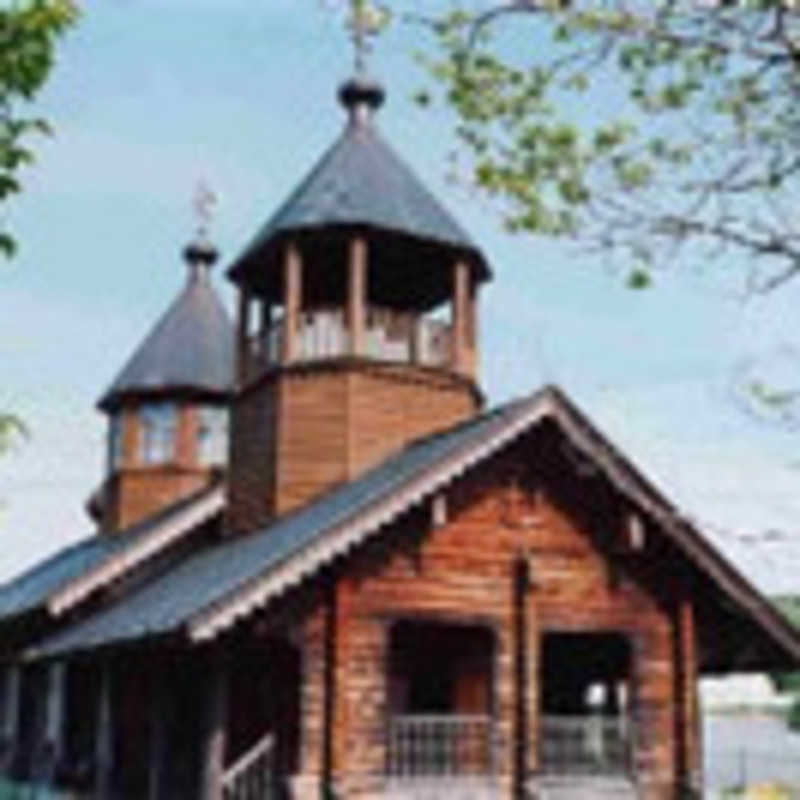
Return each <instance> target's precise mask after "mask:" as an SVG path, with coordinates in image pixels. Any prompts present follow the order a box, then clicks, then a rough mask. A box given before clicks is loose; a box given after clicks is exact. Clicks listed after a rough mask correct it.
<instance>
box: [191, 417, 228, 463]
mask: <svg viewBox="0 0 800 800" xmlns="http://www.w3.org/2000/svg"><path fill="white" fill-rule="evenodd" d="M197 459H198V461H199V462H200V463H201V464H206V465H208V466H224V465H225V464H226V463H227V461H228V410H227V409H226V408H219V407H217V406H205V407H204V408H200V409H199V413H198V421H197Z"/></svg>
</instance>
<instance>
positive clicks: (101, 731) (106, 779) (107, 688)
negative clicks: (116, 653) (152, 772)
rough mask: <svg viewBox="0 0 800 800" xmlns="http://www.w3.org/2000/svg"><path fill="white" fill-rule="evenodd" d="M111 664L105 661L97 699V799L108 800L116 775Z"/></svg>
mask: <svg viewBox="0 0 800 800" xmlns="http://www.w3.org/2000/svg"><path fill="white" fill-rule="evenodd" d="M111 693H112V676H111V664H110V663H109V662H108V661H104V662H103V664H102V668H101V673H100V688H99V693H98V698H97V728H96V738H95V761H96V764H97V768H96V775H95V797H96V798H97V800H108V798H110V797H111V787H112V780H113V773H114V730H113V708H112V697H111Z"/></svg>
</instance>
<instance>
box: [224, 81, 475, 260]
mask: <svg viewBox="0 0 800 800" xmlns="http://www.w3.org/2000/svg"><path fill="white" fill-rule="evenodd" d="M344 88H345V89H346V88H347V87H344ZM357 101H358V98H356V100H354V101H353V102H354V103H355V104H356V105H357ZM345 104H346V105H347V103H345ZM374 105H376V104H374ZM328 226H348V227H349V226H356V227H358V226H368V227H372V228H376V229H380V230H387V231H395V232H397V233H402V234H406V235H410V236H413V237H416V238H418V239H423V240H426V241H433V242H439V243H442V244H445V245H450V246H453V247H456V248H460V249H466V250H471V251H473V252H474V253H475V254H476V255H478V256H479V257H480V253H479V251H478V248H477V247H476V245H475V244H474V243H473V241H472V239H471V238H470V237H469V235H468V234H467V233H466V232H465V231H464V229H463V228H462V227H461V226H460V225H459V224H458V222H456V220H455V219H454V218H453V216H452V215H451V214H450V213H449V212H448V211H446V210H445V209H444V208H443V207H442V205H441V204H440V203H439V201H438V200H437V199H436V198H435V197H434V196H433V195H432V194H431V193H430V192H429V191H428V189H427V188H426V187H425V185H424V184H423V182H422V181H421V180H420V179H419V178H418V177H417V176H416V175H415V174H414V172H413V171H412V170H411V169H410V168H409V166H408V165H407V164H405V163H404V162H403V160H402V159H400V158H399V157H398V155H397V154H396V153H395V152H394V150H392V148H391V147H390V146H389V145H388V144H387V143H386V142H385V141H384V140H383V138H382V137H381V135H380V134H379V133H378V131H377V130H376V128H375V126H374V124H373V123H372V121H371V119H370V115H369V112H368V111H367V110H366V109H363V113H362V114H359V113H358V109H353V108H351V118H350V122H349V123H348V125H347V126H346V127H345V130H344V132H343V133H342V135H341V136H340V137H339V139H338V141H336V142H335V143H334V145H333V146H332V147H331V148H330V149H329V150H328V151H327V152H326V153H325V154H324V155H323V156H322V158H321V159H320V160H319V161H318V162H317V164H316V166H315V167H314V168H313V169H312V170H311V172H310V173H309V175H308V176H307V177H306V178H305V180H303V181H302V182H301V183H300V185H299V186H298V187H297V189H296V190H295V191H294V192H293V193H292V194H291V196H290V197H289V199H288V200H287V201H286V202H285V203H284V204H283V206H281V207H280V208H279V209H278V211H277V212H276V213H275V215H274V216H273V217H272V218H271V219H270V220H269V221H268V222H267V224H266V225H265V226H264V227H263V228H262V229H261V230H260V231H259V233H258V235H257V236H256V237H255V239H254V240H253V242H252V243H251V244H250V246H249V247H248V248H247V249H246V250H245V252H244V255H243V256H242V257H241V259H239V263H243V262H245V261H247V260H248V259H249V258H250V257H251V256H253V255H255V254H256V253H257V252H259V251H260V250H261V249H262V248H263V247H265V246H266V245H267V243H268V242H270V240H272V239H274V238H276V237H277V236H279V235H280V234H283V233H287V232H290V231H299V230H307V229H310V228H311V229H313V228H321V227H328ZM481 261H482V257H481ZM234 270H235V268H234Z"/></svg>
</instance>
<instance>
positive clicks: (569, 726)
mask: <svg viewBox="0 0 800 800" xmlns="http://www.w3.org/2000/svg"><path fill="white" fill-rule="evenodd" d="M539 741H540V769H541V771H542V772H543V773H546V774H551V775H626V774H630V773H631V769H632V764H633V729H632V726H631V723H630V720H629V719H627V718H626V717H622V716H614V717H604V716H602V715H600V714H592V715H584V716H544V717H542V718H541V719H540V723H539Z"/></svg>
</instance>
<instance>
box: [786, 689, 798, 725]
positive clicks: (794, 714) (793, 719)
mask: <svg viewBox="0 0 800 800" xmlns="http://www.w3.org/2000/svg"><path fill="white" fill-rule="evenodd" d="M787 722H788V725H789V728H790V729H791V730H793V731H798V732H800V694H798V696H797V697H795V699H794V702H793V703H792V707H791V708H790V709H789V716H788V717H787Z"/></svg>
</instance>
